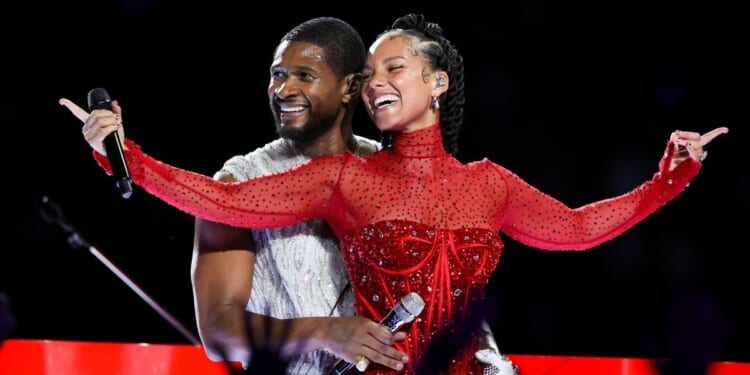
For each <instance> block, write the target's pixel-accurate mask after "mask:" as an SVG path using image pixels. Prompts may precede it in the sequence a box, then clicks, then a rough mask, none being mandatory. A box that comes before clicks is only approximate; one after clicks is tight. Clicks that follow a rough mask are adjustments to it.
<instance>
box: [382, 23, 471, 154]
mask: <svg viewBox="0 0 750 375" xmlns="http://www.w3.org/2000/svg"><path fill="white" fill-rule="evenodd" d="M392 31H400V32H402V33H405V34H408V35H411V36H413V37H415V38H417V39H418V40H419V42H420V43H418V44H416V45H415V48H416V50H417V51H418V52H419V53H420V54H421V55H422V57H424V59H425V60H426V61H427V63H428V64H429V65H430V68H432V69H433V70H444V71H446V72H447V73H448V76H449V77H450V79H449V80H448V81H449V85H448V91H447V92H446V93H445V96H444V97H443V98H441V104H440V130H441V133H442V136H443V146H444V147H445V150H446V151H447V152H448V153H450V154H453V155H455V154H456V153H458V135H459V131H460V129H461V125H462V124H463V120H464V102H465V98H464V59H463V56H461V54H459V53H458V50H457V49H456V48H455V47H454V46H453V44H452V43H451V42H450V41H449V40H448V39H446V38H445V37H444V36H443V29H442V28H441V27H440V25H438V24H437V23H433V22H427V21H425V19H424V15H422V14H408V15H406V16H403V17H400V18H398V19H396V21H394V22H393V24H392V25H391V29H390V30H387V31H386V32H392Z"/></svg>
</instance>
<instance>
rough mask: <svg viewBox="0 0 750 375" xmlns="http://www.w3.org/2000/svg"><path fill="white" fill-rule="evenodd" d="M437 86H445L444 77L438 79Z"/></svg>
mask: <svg viewBox="0 0 750 375" xmlns="http://www.w3.org/2000/svg"><path fill="white" fill-rule="evenodd" d="M437 85H438V87H440V86H443V85H445V78H443V76H438V77H437Z"/></svg>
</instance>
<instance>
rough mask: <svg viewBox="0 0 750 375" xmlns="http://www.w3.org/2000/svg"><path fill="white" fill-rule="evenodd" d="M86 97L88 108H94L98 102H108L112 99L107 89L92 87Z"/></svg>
mask: <svg viewBox="0 0 750 375" xmlns="http://www.w3.org/2000/svg"><path fill="white" fill-rule="evenodd" d="M86 98H87V100H88V105H89V109H93V108H95V107H96V105H97V104H99V103H108V102H110V101H112V99H111V98H110V97H109V93H108V92H107V90H105V89H102V88H95V89H92V90H91V91H89V93H88V95H87V96H86Z"/></svg>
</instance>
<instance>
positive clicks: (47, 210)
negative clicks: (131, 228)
mask: <svg viewBox="0 0 750 375" xmlns="http://www.w3.org/2000/svg"><path fill="white" fill-rule="evenodd" d="M39 211H40V212H41V214H42V217H43V218H44V220H45V221H47V222H48V223H51V224H56V225H57V226H59V227H60V228H62V230H64V231H65V232H67V233H70V236H69V237H68V244H69V245H70V246H71V247H73V248H83V249H87V250H88V251H89V252H90V253H91V254H92V255H93V256H95V257H96V258H97V259H99V261H101V262H102V263H103V264H104V265H105V266H107V268H109V270H110V271H112V272H113V273H114V274H115V275H117V277H118V278H120V280H122V281H123V282H124V283H125V284H126V285H127V286H128V287H130V289H132V290H133V291H134V292H135V293H136V294H137V295H138V296H139V297H141V298H142V299H143V300H144V301H146V303H148V304H149V306H151V307H152V308H153V309H154V310H156V312H158V313H159V315H161V316H162V317H163V318H164V319H166V320H167V321H168V322H169V324H171V325H172V326H173V327H174V328H175V329H177V330H178V331H180V333H182V335H183V336H185V338H186V339H188V341H190V342H191V343H193V344H194V345H201V342H200V340H198V339H197V338H196V337H195V335H193V334H192V333H190V331H188V330H187V329H185V327H184V326H183V325H182V324H180V322H179V321H178V320H177V319H175V318H174V317H173V316H172V315H171V314H169V313H168V312H167V311H166V310H164V308H162V307H161V306H159V304H157V303H156V302H155V301H154V300H153V299H152V298H151V297H150V296H149V295H148V294H146V292H144V291H143V289H141V288H140V287H139V286H138V285H136V283H135V282H133V280H131V279H130V278H129V277H128V276H127V275H125V273H123V272H122V271H121V270H120V269H119V268H118V267H117V266H116V265H115V264H114V263H112V262H111V261H110V260H109V259H107V257H106V256H104V254H102V253H101V252H100V251H99V250H98V249H97V248H96V247H94V246H92V245H91V244H90V243H89V242H88V241H86V239H84V238H83V237H82V236H81V235H80V234H79V233H78V232H77V231H76V230H75V228H73V226H72V225H71V224H70V223H69V222H68V220H67V218H65V216H63V214H62V211H61V210H60V207H59V206H58V205H57V204H55V203H54V202H52V200H50V199H49V197H47V196H46V195H45V196H43V197H42V202H41V204H40V205H39Z"/></svg>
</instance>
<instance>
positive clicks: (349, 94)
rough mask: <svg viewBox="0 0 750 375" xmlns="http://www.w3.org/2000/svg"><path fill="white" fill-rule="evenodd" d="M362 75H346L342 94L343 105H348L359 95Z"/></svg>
mask: <svg viewBox="0 0 750 375" xmlns="http://www.w3.org/2000/svg"><path fill="white" fill-rule="evenodd" d="M361 85H362V74H360V73H351V74H347V75H346V87H347V89H346V93H345V94H344V103H349V102H351V101H352V100H354V99H356V98H358V97H359V95H360V90H361V89H362V86H361Z"/></svg>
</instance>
